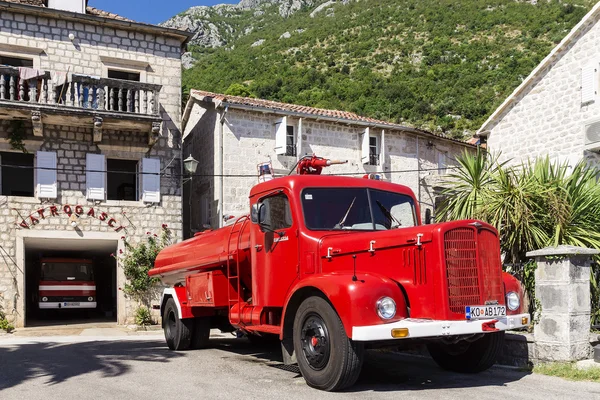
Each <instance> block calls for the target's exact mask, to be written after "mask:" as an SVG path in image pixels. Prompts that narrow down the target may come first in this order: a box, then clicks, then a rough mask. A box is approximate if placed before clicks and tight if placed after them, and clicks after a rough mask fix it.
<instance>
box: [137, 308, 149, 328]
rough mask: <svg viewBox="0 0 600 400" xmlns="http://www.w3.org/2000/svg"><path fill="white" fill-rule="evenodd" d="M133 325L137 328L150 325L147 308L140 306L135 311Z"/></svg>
mask: <svg viewBox="0 0 600 400" xmlns="http://www.w3.org/2000/svg"><path fill="white" fill-rule="evenodd" d="M135 324H136V325H138V326H148V325H152V324H153V321H152V315H151V314H150V309H149V308H148V307H144V306H141V307H139V308H138V309H137V310H135Z"/></svg>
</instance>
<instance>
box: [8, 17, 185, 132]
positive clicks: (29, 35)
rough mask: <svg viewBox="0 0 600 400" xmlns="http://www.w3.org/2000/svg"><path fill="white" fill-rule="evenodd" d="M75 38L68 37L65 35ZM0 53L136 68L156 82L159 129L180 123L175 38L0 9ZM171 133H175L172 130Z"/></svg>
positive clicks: (56, 63)
mask: <svg viewBox="0 0 600 400" xmlns="http://www.w3.org/2000/svg"><path fill="white" fill-rule="evenodd" d="M70 33H73V34H74V35H75V40H74V41H73V42H71V41H70V40H69V34H70ZM0 54H7V55H13V56H20V57H23V58H29V59H33V65H34V67H35V68H38V69H42V70H48V71H58V72H69V73H75V74H83V75H92V76H101V77H106V76H107V75H106V74H107V70H108V69H109V68H111V69H126V70H131V71H134V72H140V80H141V81H142V82H146V83H152V84H158V85H162V86H163V88H162V90H161V92H160V97H159V103H160V110H161V114H162V116H163V121H164V123H163V126H162V133H163V136H165V137H168V136H170V135H172V134H171V133H170V132H169V131H178V129H179V127H180V122H181V42H180V41H179V40H178V39H175V38H169V37H164V36H161V35H155V34H147V33H140V32H136V31H135V28H132V29H130V30H121V29H115V28H111V27H108V26H106V25H105V24H101V23H100V22H99V23H98V24H93V23H91V22H86V23H85V24H84V23H78V22H71V21H63V20H60V19H53V18H43V17H36V16H33V15H24V14H20V13H14V12H8V11H2V12H0ZM177 136H180V135H179V134H177Z"/></svg>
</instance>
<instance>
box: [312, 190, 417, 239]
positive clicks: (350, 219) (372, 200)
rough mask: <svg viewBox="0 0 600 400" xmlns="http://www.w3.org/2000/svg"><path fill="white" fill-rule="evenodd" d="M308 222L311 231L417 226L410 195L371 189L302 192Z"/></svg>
mask: <svg viewBox="0 0 600 400" xmlns="http://www.w3.org/2000/svg"><path fill="white" fill-rule="evenodd" d="M302 208H303V210H304V222H305V224H306V227H307V228H308V229H311V230H337V229H344V230H387V229H395V228H400V227H410V226H415V225H416V213H415V205H414V201H413V199H412V198H411V197H410V196H407V195H404V194H400V193H394V192H386V191H383V190H375V189H369V188H337V187H336V188H308V189H304V190H303V191H302Z"/></svg>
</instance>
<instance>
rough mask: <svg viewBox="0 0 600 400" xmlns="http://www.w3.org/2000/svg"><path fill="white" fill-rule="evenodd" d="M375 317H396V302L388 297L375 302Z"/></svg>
mask: <svg viewBox="0 0 600 400" xmlns="http://www.w3.org/2000/svg"><path fill="white" fill-rule="evenodd" d="M377 315H379V317H380V318H382V319H390V318H394V315H396V302H395V301H394V299H392V298H390V297H382V298H380V299H379V300H377Z"/></svg>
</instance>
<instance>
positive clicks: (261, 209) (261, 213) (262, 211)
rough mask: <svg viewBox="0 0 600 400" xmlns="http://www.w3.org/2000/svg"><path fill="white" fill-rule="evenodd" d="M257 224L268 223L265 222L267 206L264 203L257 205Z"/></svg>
mask: <svg viewBox="0 0 600 400" xmlns="http://www.w3.org/2000/svg"><path fill="white" fill-rule="evenodd" d="M258 225H260V226H263V225H268V224H267V206H266V205H265V203H260V204H259V205H258Z"/></svg>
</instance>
